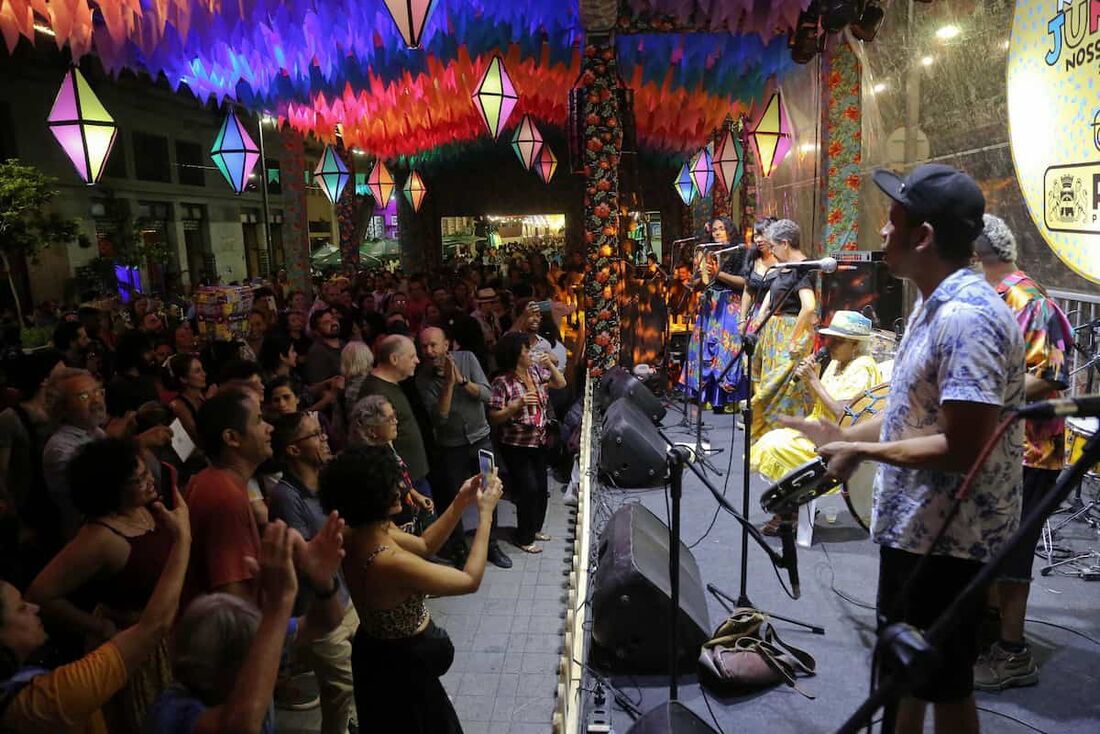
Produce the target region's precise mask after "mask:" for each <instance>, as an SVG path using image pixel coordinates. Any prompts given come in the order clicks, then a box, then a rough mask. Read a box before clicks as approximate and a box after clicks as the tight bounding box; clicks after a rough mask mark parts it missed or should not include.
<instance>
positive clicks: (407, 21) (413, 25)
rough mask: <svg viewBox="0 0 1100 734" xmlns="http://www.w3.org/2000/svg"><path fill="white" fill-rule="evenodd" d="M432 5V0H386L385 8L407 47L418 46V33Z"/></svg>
mask: <svg viewBox="0 0 1100 734" xmlns="http://www.w3.org/2000/svg"><path fill="white" fill-rule="evenodd" d="M434 5H435V2H434V0H386V10H388V11H390V17H391V18H393V22H394V24H395V25H396V26H397V30H398V31H400V32H401V38H403V39H405V45H406V46H408V47H409V48H420V34H422V33H423V32H424V26H425V24H427V22H428V14H429V13H431V12H432V7H433V6H434Z"/></svg>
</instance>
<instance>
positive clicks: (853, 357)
mask: <svg viewBox="0 0 1100 734" xmlns="http://www.w3.org/2000/svg"><path fill="white" fill-rule="evenodd" d="M819 333H820V334H821V335H822V336H824V337H826V348H827V349H828V350H829V358H830V359H831V361H830V362H829V366H828V367H826V368H825V373H824V374H823V375H821V377H818V364H817V360H816V359H815V358H814V357H813V356H812V355H811V356H809V357H807V358H805V359H803V360H802V361H801V362H800V363H799V365H798V366H797V367H796V368H795V370H794V375H793V377H792V381H793V378H795V377H796V378H798V381H799V383H800V384H802V385H804V386H805V387H806V388H807V389H808V390H809V392H810V393H811V394H812V395H813V396H814V406H813V411H812V412H811V413H810V416H809V417H810V418H812V419H816V420H819V421H828V422H830V423H836V422H837V421H838V420H840V417H841V416H842V415H843V414H844V410H845V408H846V407H847V405H848V402H849V401H850V400H852V399H853V398H856V397H858V396H860V395H862V394H863V393H864V392H865V391H866V390H869V389H871V388H872V387H874V386H875V385H878V384H879V383H880V382H881V381H882V376H881V375H880V374H879V369H878V365H877V364H876V363H875V360H874V358H873V357H871V356H870V355H869V354H868V348H869V346H870V340H871V321H870V319H868V318H867V317H865V316H863V315H861V314H858V313H856V312H855V311H837V312H836V313H835V314H833V319H832V322H831V323H830V324H829V326H828V327H826V328H824V329H820V330H819ZM816 455H817V452H816V447H815V446H814V444H813V442H812V441H810V439H808V438H806V437H805V436H804V435H803V434H801V433H799V432H798V431H796V430H794V429H793V428H776V429H773V430H771V431H768V432H767V433H765V434H764V435H762V436H761V437H760V438H759V440H757V441H756V442H755V443H754V444H753V446H752V449H751V451H750V452H749V466H750V467H751V468H752V470H753V471H756V472H759V473H760V474H762V475H763V476H764V477H766V478H767V479H769V480H771V481H773V482H774V481H777V480H779V479H780V478H782V477H783V476H784V475H786V474H787V473H789V472H790V471H791V470H793V469H795V468H796V467H798V466H801V465H802V464H805V463H806V462H807V461H809V460H810V459H812V458H814V456H816ZM782 520H783V518H780V517H779V516H778V515H777V516H775V517H773V518H772V520H771V521H770V522H769V523H768V524H767V525H765V526H764V532H765V533H768V534H771V533H772V532H774V531H775V530H777V529H778V524H779V522H781V521H782Z"/></svg>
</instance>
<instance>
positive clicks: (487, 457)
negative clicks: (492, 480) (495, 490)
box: [477, 449, 496, 485]
mask: <svg viewBox="0 0 1100 734" xmlns="http://www.w3.org/2000/svg"><path fill="white" fill-rule="evenodd" d="M477 462H478V467H479V468H480V470H481V483H482V484H483V485H484V484H485V483H486V482H488V481H489V475H490V474H492V473H493V470H494V469H496V460H495V459H494V458H493V452H492V451H487V450H485V449H479V450H478V452H477Z"/></svg>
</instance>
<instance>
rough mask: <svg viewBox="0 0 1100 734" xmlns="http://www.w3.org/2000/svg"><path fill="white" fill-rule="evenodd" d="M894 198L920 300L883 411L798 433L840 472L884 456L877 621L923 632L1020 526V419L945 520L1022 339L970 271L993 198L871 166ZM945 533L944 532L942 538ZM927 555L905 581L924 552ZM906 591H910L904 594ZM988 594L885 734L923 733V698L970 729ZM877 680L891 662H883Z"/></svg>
mask: <svg viewBox="0 0 1100 734" xmlns="http://www.w3.org/2000/svg"><path fill="white" fill-rule="evenodd" d="M874 180H875V184H877V185H878V187H879V188H880V189H881V190H882V191H883V192H884V193H885V194H886V195H887V196H889V197H890V198H891V199H892V200H893V201H892V203H891V205H890V214H889V219H888V221H887V222H886V224H885V226H883V228H882V237H883V242H884V244H883V249H884V251H885V259H886V264H887V266H888V267H889V268H890V272H891V273H893V274H894V275H895V276H897V277H900V278H905V279H907V280H909V281H910V282H912V283H913V285H914V286H916V288H917V289H918V291H919V292H920V298H919V299H918V301H917V303H916V305H915V306H914V309H913V313H912V314H911V315H910V317H909V322H908V326H907V328H906V331H905V337H904V338H903V339H902V341H901V344H900V345H899V346H898V354H897V359H896V361H895V363H894V372H893V377H892V380H891V386H890V395H889V398H888V400H887V405H886V410H885V411H884V412H883V413H882V414H880V415H879V416H878V417H876V418H875V419H874V420H871V421H869V422H868V423H865V424H857V425H855V426H852V427H850V428H847V429H841V428H839V427H837V426H835V425H826V424H819V423H816V422H809V421H805V420H797V419H795V420H790V421H787V424H788V425H791V426H792V427H794V428H797V429H799V430H801V431H803V432H804V433H805V434H806V435H807V436H809V437H810V438H811V439H812V440H813V441H814V443H816V444H817V445H818V447H819V448H818V452H819V453H820V454H821V455H822V456H824V457H826V458H827V460H828V462H829V473H830V474H832V475H835V476H837V477H839V478H843V479H846V478H848V477H849V476H851V474H852V473H853V471H854V470H855V469H856V467H857V466H858V465H859V463H860V462H862V461H865V460H868V461H876V462H880V463H881V466H880V467H879V470H878V474H877V476H876V478H875V494H874V512H873V517H872V529H871V537H872V539H873V540H874V541H875V542H876V543H878V544H879V545H880V546H881V548H880V563H879V590H878V600H877V606H878V616H879V623H880V626H881V627H883V628H884V627H886V626H889V625H892V624H896V623H899V622H904V623H908V624H910V625H913V626H914V627H917V628H920V629H927V628H928V627H929V626H931V624H932V623H933V622H934V621H935V620H936V618H937V617H939V615H940V614H941V613H942V612H943V611H944V610H945V609H946V608H947V607H948V605H949V604H951V602H953V601H954V600H955V599H956V598H957V597H958V595H959V593H960V592H961V591H962V589H963V588H964V587H965V586H966V585H967V584H968V583H969V582H970V581H971V579H973V578H974V576H975V575H977V573H978V572H979V570H980V569H981V568H982V564H983V563H985V562H986V561H987V560H988V559H989V558H990V556H991V554H993V553H995V552H996V551H997V550H998V549H999V548H1000V546H1001V545H1002V544H1003V543H1004V541H1005V540H1007V539H1008V538H1009V537H1010V536H1011V535H1012V533H1013V532H1014V531H1015V530H1016V527H1017V525H1018V523H1019V517H1020V491H1021V489H1020V488H1021V484H1022V470H1021V460H1022V446H1023V426H1022V425H1019V424H1018V425H1017V426H1015V427H1014V428H1013V430H1010V431H1008V432H1007V433H1006V434H1005V435H1004V436H1003V437H1002V438H1001V439H1000V440H999V441H998V442H997V444H996V446H995V447H994V449H993V452H992V454H991V456H990V457H989V460H988V461H987V462H986V464H985V465H984V468H983V469H982V471H981V472H980V473H979V474H978V477H977V480H976V481H975V482H974V484H973V486H972V487H971V490H970V493H969V496H968V497H967V499H965V500H963V502H962V504H961V506H960V510H959V513H958V516H957V517H956V518H955V520H954V521H953V522H952V523H951V524H950V525H948V526H947V527H946V529H945V528H944V517H945V515H946V513H947V512H948V509H949V508H950V506H951V504H952V502H953V498H954V496H955V494H956V492H957V491H958V489H959V486H960V484H961V483H962V480H963V476H964V473H965V472H966V471H967V470H968V469H969V468H970V465H971V464H972V463H973V461H974V459H975V457H976V456H977V455H978V453H979V452H980V451H981V449H982V448H983V446H984V445H985V444H986V443H987V441H989V439H990V438H991V437H992V436H993V433H994V431H995V429H996V426H997V424H998V422H999V421H1000V420H1001V419H1002V418H1003V417H1004V416H1005V415H1006V414H1007V412H1008V411H1009V410H1011V409H1012V408H1015V407H1017V406H1019V405H1020V404H1021V403H1023V402H1024V345H1023V339H1022V337H1021V335H1020V329H1019V327H1018V326H1017V325H1016V322H1015V320H1014V318H1013V315H1012V312H1011V310H1009V308H1008V307H1007V306H1006V305H1005V304H1004V302H1003V301H1002V300H1001V299H1000V297H999V296H998V295H997V293H996V292H995V291H994V290H993V289H992V288H991V287H990V286H989V284H988V283H986V282H985V280H984V278H982V276H980V275H978V274H977V273H974V272H973V271H971V270H970V269H969V267H968V266H969V264H970V261H971V258H972V255H973V242H974V238H975V237H977V236H978V234H979V233H981V231H982V214H983V213H984V211H985V197H983V196H982V193H981V191H980V190H979V189H978V186H977V184H976V183H974V181H973V179H971V178H970V177H969V176H967V175H966V174H964V173H962V172H961V171H958V170H956V169H954V168H951V167H950V166H944V165H938V164H929V165H923V166H919V167H918V168H916V169H915V170H914V171H913V172H912V173H911V174H910V175H909V177H908V178H906V179H902V178H900V177H899V176H897V175H896V174H893V173H890V172H888V171H882V170H880V171H876V172H875V175H874ZM941 531H942V537H940V534H941ZM925 555H928V556H929V558H928V563H927V565H926V566H925V568H924V571H923V572H922V573H921V574H920V576H919V577H917V578H916V579H914V580H913V582H912V584H911V585H910V586H909V588H908V589H906V588H905V587H906V582H907V581H908V580H909V577H910V575H911V574H912V571H913V569H914V568H915V566H916V565H917V562H918V561H919V560H920V559H921V557H922V556H925ZM903 591H904V595H903ZM982 606H983V600H982V599H981V598H977V599H975V600H974V602H973V603H970V604H968V605H965V607H964V608H961V609H960V610H959V611H960V614H959V616H958V623H957V624H956V625H955V627H954V629H953V631H952V632H951V633H950V634H949V635H947V636H946V638H945V639H943V640H941V641H940V644H939V645H938V650H939V653H940V662H939V664H938V665H937V666H936V667H935V668H934V669H933V670H932V671H931V672H930V674H929V675H928V676H927V678H926V679H925V680H926V682H925V683H922V684H921V685H919V686H916V687H915V688H914V689H913V690H912V692H911V694H910V695H909V696H906V697H905V698H903V699H902V700H901V701H900V702H898V703H897V704H891V705H889V706H887V709H886V713H885V719H884V722H883V731H898V732H905V733H907V734H908V733H909V732H914V733H916V732H921V731H923V721H924V711H925V704H926V703H928V702H931V703H933V704H934V707H935V723H936V731H937V732H976V731H978V714H977V709H976V708H975V705H974V696H973V686H974V680H973V668H972V666H973V664H974V661H975V659H976V658H977V652H978V651H977V640H976V633H977V628H978V625H979V622H980V620H981V613H982ZM881 669H882V670H883V675H889V674H890V673H892V672H894V671H895V670H896V666H895V665H894V664H893V663H892V660H891V659H890V657H889V656H887V657H886V658H884V660H883V665H882V668H881Z"/></svg>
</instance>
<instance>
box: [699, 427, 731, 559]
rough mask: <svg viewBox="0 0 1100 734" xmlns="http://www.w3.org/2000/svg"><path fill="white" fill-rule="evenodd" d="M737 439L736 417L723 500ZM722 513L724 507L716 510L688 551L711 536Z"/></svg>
mask: <svg viewBox="0 0 1100 734" xmlns="http://www.w3.org/2000/svg"><path fill="white" fill-rule="evenodd" d="M736 439H737V418H736V417H735V418H734V419H733V425H732V426H731V430H730V448H729V454H730V455H729V462H728V463H727V464H726V481H725V482H724V483H723V484H722V498H723V499H725V497H726V490H728V489H729V486H730V472H731V471H732V470H733V447H734V445H735V444H736V442H737V441H736ZM721 511H722V505H718V506H717V507H715V508H714V515H712V516H711V518H710V525H707V529H706V530H705V531H703V534H702V535H700V536H699V538H698V539H697V540H696V541H695V542H693V543H689V544H688V550H691V549H692V548H694V547H695V546H697V545H699V544H700V543H702V542H703V541H704V540H705V539H706V537H707V536H708V535H710V531H711V530H713V529H714V526H715V524H717V522H718V513H719V512H721Z"/></svg>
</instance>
